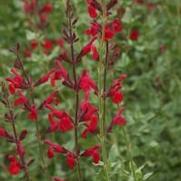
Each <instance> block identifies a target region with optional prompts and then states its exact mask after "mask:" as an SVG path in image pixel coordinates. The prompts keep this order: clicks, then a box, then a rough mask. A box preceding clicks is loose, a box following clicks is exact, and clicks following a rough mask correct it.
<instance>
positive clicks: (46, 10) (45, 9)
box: [40, 3, 53, 14]
mask: <svg viewBox="0 0 181 181" xmlns="http://www.w3.org/2000/svg"><path fill="white" fill-rule="evenodd" d="M52 10H53V6H52V4H51V3H46V4H44V6H43V7H42V8H41V10H40V12H41V13H46V14H49V13H51V12H52Z"/></svg>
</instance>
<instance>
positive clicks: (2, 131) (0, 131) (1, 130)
mask: <svg viewBox="0 0 181 181" xmlns="http://www.w3.org/2000/svg"><path fill="white" fill-rule="evenodd" d="M6 136H7V131H6V130H5V129H4V128H2V127H0V137H6Z"/></svg>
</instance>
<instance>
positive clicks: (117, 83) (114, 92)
mask: <svg viewBox="0 0 181 181" xmlns="http://www.w3.org/2000/svg"><path fill="white" fill-rule="evenodd" d="M125 78H126V74H122V75H121V76H120V77H119V78H118V79H116V80H114V81H113V84H112V86H111V88H110V89H109V92H108V96H109V97H110V98H111V100H112V102H113V103H116V104H119V103H120V102H121V101H122V100H123V94H122V93H121V92H120V89H121V88H122V81H123V80H124V79H125Z"/></svg>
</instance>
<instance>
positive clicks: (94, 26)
mask: <svg viewBox="0 0 181 181" xmlns="http://www.w3.org/2000/svg"><path fill="white" fill-rule="evenodd" d="M100 30H101V25H100V24H99V23H97V22H92V23H91V26H90V28H89V29H87V30H85V34H86V35H89V36H93V37H94V36H96V35H97V34H98V33H99V32H100Z"/></svg>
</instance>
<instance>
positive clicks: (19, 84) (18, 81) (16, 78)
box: [6, 68, 25, 94]
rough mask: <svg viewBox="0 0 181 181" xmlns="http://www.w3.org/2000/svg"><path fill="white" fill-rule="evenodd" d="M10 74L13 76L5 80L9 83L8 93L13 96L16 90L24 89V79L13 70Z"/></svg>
mask: <svg viewBox="0 0 181 181" xmlns="http://www.w3.org/2000/svg"><path fill="white" fill-rule="evenodd" d="M11 73H12V74H13V77H9V78H6V80H7V81H8V82H9V91H10V93H11V94H14V93H15V92H16V90H17V89H22V88H24V83H25V82H24V79H23V77H22V76H21V75H20V74H19V73H18V71H17V70H16V69H15V68H12V69H11Z"/></svg>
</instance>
